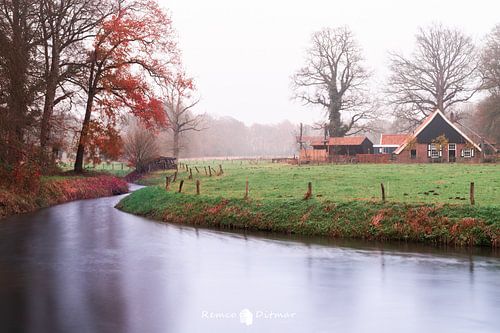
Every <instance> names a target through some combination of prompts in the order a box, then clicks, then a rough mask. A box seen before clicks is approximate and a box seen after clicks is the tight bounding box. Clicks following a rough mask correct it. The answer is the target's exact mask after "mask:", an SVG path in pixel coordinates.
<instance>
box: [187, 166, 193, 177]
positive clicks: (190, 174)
mask: <svg viewBox="0 0 500 333" xmlns="http://www.w3.org/2000/svg"><path fill="white" fill-rule="evenodd" d="M188 179H193V170H191V168H189V177H188Z"/></svg>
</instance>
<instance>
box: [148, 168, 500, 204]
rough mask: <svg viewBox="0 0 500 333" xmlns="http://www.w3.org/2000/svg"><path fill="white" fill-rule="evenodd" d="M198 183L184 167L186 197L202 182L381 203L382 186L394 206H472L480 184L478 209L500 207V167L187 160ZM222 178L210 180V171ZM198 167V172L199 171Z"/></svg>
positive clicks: (211, 190)
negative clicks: (310, 191) (472, 194)
mask: <svg viewBox="0 0 500 333" xmlns="http://www.w3.org/2000/svg"><path fill="white" fill-rule="evenodd" d="M181 163H183V164H182V165H185V164H187V165H188V168H191V171H192V174H193V179H191V180H190V179H188V178H189V172H188V171H186V170H185V168H184V167H180V168H179V172H178V176H177V181H176V183H173V184H172V185H171V188H172V190H176V189H178V184H179V181H180V180H181V179H183V180H184V186H183V192H184V193H186V194H194V193H195V191H196V186H195V182H196V180H197V179H198V180H200V184H201V186H200V189H201V195H203V196H208V197H224V198H242V197H243V196H244V194H245V181H246V179H248V182H249V196H250V198H252V199H259V200H260V199H297V198H302V197H303V196H304V194H305V192H306V190H307V183H308V182H311V183H312V189H313V196H314V197H315V198H316V199H317V200H320V201H325V200H328V201H336V202H346V201H352V200H364V201H374V200H375V201H376V200H380V199H381V186H380V184H381V183H383V184H384V187H385V191H386V200H387V201H389V202H404V203H437V204H458V205H468V204H469V188H470V183H471V182H474V184H475V186H474V187H475V201H476V205H479V206H495V207H500V165H498V164H471V165H468V164H352V165H345V164H342V165H335V164H327V165H302V166H296V165H288V164H278V163H269V162H255V161H223V162H221V161H185V162H181ZM219 164H222V169H223V171H224V173H223V175H219V176H216V175H215V174H213V175H212V177H209V176H207V175H206V174H205V167H208V166H211V167H212V168H213V169H215V170H216V171H219ZM195 167H196V168H198V171H199V172H197V171H196V169H195ZM172 172H173V171H168V172H165V171H163V172H155V173H152V174H150V175H148V176H146V177H145V178H143V179H141V180H140V181H139V183H141V184H143V185H159V186H164V184H165V176H166V175H171V174H172Z"/></svg>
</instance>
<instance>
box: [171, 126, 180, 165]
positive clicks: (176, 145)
mask: <svg viewBox="0 0 500 333" xmlns="http://www.w3.org/2000/svg"><path fill="white" fill-rule="evenodd" d="M179 151H180V148H179V132H178V131H176V130H175V129H174V147H173V149H172V152H173V154H174V157H175V158H179Z"/></svg>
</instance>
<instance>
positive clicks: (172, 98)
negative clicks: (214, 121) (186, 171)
mask: <svg viewBox="0 0 500 333" xmlns="http://www.w3.org/2000/svg"><path fill="white" fill-rule="evenodd" d="M165 89H166V94H165V95H166V101H165V113H166V115H167V119H168V129H169V130H171V131H172V135H173V146H172V154H173V155H174V157H175V158H178V157H179V152H180V148H181V147H180V136H181V135H182V134H183V133H185V132H188V131H201V130H202V129H203V128H202V122H203V119H204V115H195V114H193V112H192V109H193V108H194V107H195V106H196V105H197V104H198V102H199V101H200V99H199V98H198V97H194V96H193V92H194V83H193V79H192V78H187V77H186V75H185V73H179V74H178V75H177V76H176V77H175V78H174V80H173V81H172V82H170V84H168V85H167V86H166V87H165Z"/></svg>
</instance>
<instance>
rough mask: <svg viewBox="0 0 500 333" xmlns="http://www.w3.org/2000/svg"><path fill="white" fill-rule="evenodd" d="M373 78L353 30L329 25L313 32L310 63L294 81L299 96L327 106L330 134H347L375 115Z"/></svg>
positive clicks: (293, 78)
mask: <svg viewBox="0 0 500 333" xmlns="http://www.w3.org/2000/svg"><path fill="white" fill-rule="evenodd" d="M369 77H370V75H369V73H368V72H367V71H366V69H365V68H364V66H363V58H362V56H361V49H360V47H359V46H358V44H357V43H356V41H355V38H354V35H353V33H352V32H351V31H350V30H349V29H348V28H347V27H340V28H334V29H331V28H325V29H323V30H321V31H318V32H316V33H314V34H313V36H312V45H311V47H310V48H309V49H308V50H307V56H306V64H305V66H304V67H303V68H301V69H299V70H298V71H297V72H296V73H295V75H293V77H292V84H293V89H294V91H295V98H297V99H299V100H301V101H303V102H305V103H306V104H312V105H319V106H320V107H322V108H324V109H326V114H327V117H328V121H329V123H328V132H329V134H330V136H344V135H346V134H348V133H349V134H354V133H357V132H359V131H361V130H362V129H361V128H360V127H362V126H360V125H361V124H362V123H363V121H364V120H366V119H368V118H370V117H371V115H372V114H373V113H372V111H373V109H372V108H370V107H368V105H369V103H368V99H367V95H366V91H365V88H366V84H367V81H368V79H369ZM342 115H346V117H345V118H346V119H347V121H346V122H344V121H343V120H342Z"/></svg>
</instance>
